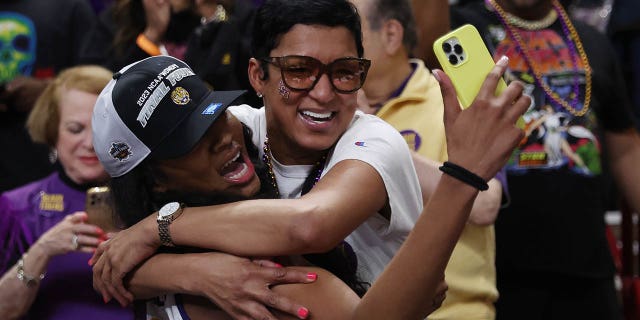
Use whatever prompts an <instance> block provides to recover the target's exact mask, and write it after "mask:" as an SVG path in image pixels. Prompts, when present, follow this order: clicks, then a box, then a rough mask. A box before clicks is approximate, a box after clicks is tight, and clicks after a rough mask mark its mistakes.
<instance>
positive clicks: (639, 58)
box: [608, 0, 640, 129]
mask: <svg viewBox="0 0 640 320" xmlns="http://www.w3.org/2000/svg"><path fill="white" fill-rule="evenodd" d="M608 33H609V35H610V36H611V39H612V41H613V44H614V46H615V48H616V51H617V53H618V57H619V58H620V61H621V64H622V65H623V66H626V67H625V68H623V69H622V72H623V75H624V78H625V80H626V83H628V84H629V88H630V90H629V93H630V98H631V101H632V104H633V112H634V115H635V119H636V127H637V128H638V129H640V2H638V0H615V1H614V2H613V10H612V12H611V20H610V21H609V27H608Z"/></svg>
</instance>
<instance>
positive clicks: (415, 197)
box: [228, 105, 422, 283]
mask: <svg viewBox="0 0 640 320" xmlns="http://www.w3.org/2000/svg"><path fill="white" fill-rule="evenodd" d="M228 110H229V111H231V113H232V114H233V115H234V116H236V117H237V118H238V119H239V120H240V121H241V122H242V123H244V124H245V125H247V126H248V127H250V128H251V130H253V137H252V141H253V143H254V144H255V145H256V146H257V147H258V150H260V158H262V154H263V149H262V148H263V146H264V140H265V138H266V136H267V132H266V130H267V125H266V116H265V110H264V107H263V108H261V109H256V108H253V107H251V106H248V105H240V106H231V107H229V109H228ZM350 159H355V160H360V161H363V162H365V163H367V164H369V165H371V166H372V167H373V168H374V169H375V170H376V171H377V172H378V174H380V176H381V177H382V180H383V181H384V184H385V188H386V191H387V194H388V196H389V202H390V206H391V221H388V220H387V219H385V218H384V217H382V216H381V215H380V214H378V213H372V214H371V216H370V217H369V218H368V219H367V220H366V221H365V222H364V223H363V224H362V225H360V226H359V227H358V228H357V229H356V230H354V231H353V232H352V233H351V234H350V235H349V236H348V237H347V239H346V241H347V242H348V243H349V244H350V245H351V246H352V247H353V249H354V251H355V252H356V255H357V257H358V272H359V274H358V275H359V277H360V279H362V280H363V281H367V282H370V283H372V282H373V281H374V280H375V279H376V278H377V277H378V276H379V275H380V273H381V272H382V270H383V269H384V267H385V266H386V265H387V264H388V263H389V261H390V260H391V258H392V257H393V255H394V254H395V253H396V251H397V250H398V249H399V248H400V246H401V245H402V242H403V241H404V240H405V239H406V237H407V235H408V233H409V231H410V230H411V229H412V228H413V225H414V224H415V222H416V220H417V219H418V216H419V215H420V213H421V212H422V195H421V192H420V185H419V183H418V178H417V175H416V171H415V167H414V166H413V161H412V159H411V154H410V152H409V148H408V147H407V144H406V142H405V140H404V138H403V137H402V136H401V135H400V134H399V133H398V131H397V130H396V129H395V128H393V127H392V126H391V125H389V124H388V123H386V122H384V121H383V120H381V119H379V118H378V117H376V116H373V115H367V114H364V113H362V112H360V111H356V113H355V116H354V118H353V120H352V122H351V124H350V125H349V127H348V128H347V131H346V132H345V133H344V134H343V135H342V136H341V137H340V139H339V140H338V142H337V143H336V145H335V148H334V149H333V151H332V152H331V153H330V154H329V155H328V158H327V161H326V163H325V168H324V171H323V173H322V175H323V176H324V175H325V174H326V173H327V172H328V171H329V170H331V168H332V167H333V166H335V165H336V164H337V163H338V162H340V161H342V160H350ZM274 160H275V161H274ZM272 166H273V171H274V174H275V176H276V181H277V183H278V189H279V192H280V194H281V195H283V197H284V196H286V197H287V198H297V197H300V193H301V190H302V184H303V183H304V181H305V179H306V177H307V176H308V174H309V171H310V170H311V169H312V167H313V166H311V165H299V166H285V165H282V164H280V163H278V162H277V159H273V158H272Z"/></svg>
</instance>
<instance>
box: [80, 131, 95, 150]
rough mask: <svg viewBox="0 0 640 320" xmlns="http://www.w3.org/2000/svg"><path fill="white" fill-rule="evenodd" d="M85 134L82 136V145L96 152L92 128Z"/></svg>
mask: <svg viewBox="0 0 640 320" xmlns="http://www.w3.org/2000/svg"><path fill="white" fill-rule="evenodd" d="M85 131H86V132H85V134H84V136H83V137H82V146H83V147H85V148H87V150H89V151H91V152H94V149H93V134H91V128H89V130H85Z"/></svg>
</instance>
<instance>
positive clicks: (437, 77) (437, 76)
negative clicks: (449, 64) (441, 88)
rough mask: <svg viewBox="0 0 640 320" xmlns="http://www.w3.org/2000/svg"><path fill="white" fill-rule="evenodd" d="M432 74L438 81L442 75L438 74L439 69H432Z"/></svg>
mask: <svg viewBox="0 0 640 320" xmlns="http://www.w3.org/2000/svg"><path fill="white" fill-rule="evenodd" d="M431 74H433V77H434V78H436V80H438V82H440V75H439V74H438V72H437V70H433V71H431Z"/></svg>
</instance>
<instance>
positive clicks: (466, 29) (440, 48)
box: [433, 24, 507, 108]
mask: <svg viewBox="0 0 640 320" xmlns="http://www.w3.org/2000/svg"><path fill="white" fill-rule="evenodd" d="M433 50H434V52H435V54H436V57H437V58H438V61H439V62H440V66H441V67H442V70H443V71H444V72H445V73H446V74H447V75H448V76H449V78H450V79H451V82H453V87H454V88H455V89H456V93H457V94H458V100H460V104H461V105H462V108H468V107H469V106H470V105H471V102H473V99H475V98H476V96H477V95H478V92H480V87H481V86H482V83H483V82H484V80H485V78H486V77H487V75H488V74H489V72H490V71H491V69H492V68H493V67H494V66H495V61H493V58H492V57H491V54H490V53H489V50H488V49H487V47H486V46H485V44H484V42H483V41H482V38H481V37H480V33H479V32H478V30H477V29H476V28H475V27H474V26H472V25H470V24H465V25H463V26H462V27H460V28H458V29H455V30H453V31H451V32H449V33H447V34H445V35H444V36H442V37H440V38H438V39H437V40H436V41H435V42H434V43H433ZM506 87H507V84H506V83H505V82H504V80H503V79H500V82H499V83H498V87H497V88H496V95H498V94H500V92H502V90H504V89H505V88H506Z"/></svg>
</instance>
